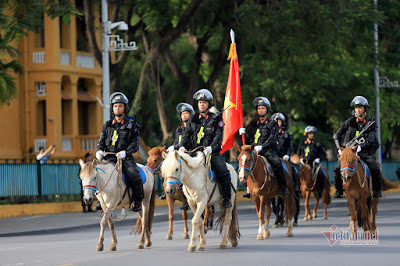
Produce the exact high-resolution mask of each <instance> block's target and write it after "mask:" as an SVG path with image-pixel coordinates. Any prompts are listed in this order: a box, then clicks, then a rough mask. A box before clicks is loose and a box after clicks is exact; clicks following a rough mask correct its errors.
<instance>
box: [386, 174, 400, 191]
mask: <svg viewBox="0 0 400 266" xmlns="http://www.w3.org/2000/svg"><path fill="white" fill-rule="evenodd" d="M398 187H399V186H398V185H397V184H395V183H393V182H391V181H389V180H387V179H386V178H385V177H384V176H383V175H382V190H383V191H386V190H388V189H392V188H398Z"/></svg>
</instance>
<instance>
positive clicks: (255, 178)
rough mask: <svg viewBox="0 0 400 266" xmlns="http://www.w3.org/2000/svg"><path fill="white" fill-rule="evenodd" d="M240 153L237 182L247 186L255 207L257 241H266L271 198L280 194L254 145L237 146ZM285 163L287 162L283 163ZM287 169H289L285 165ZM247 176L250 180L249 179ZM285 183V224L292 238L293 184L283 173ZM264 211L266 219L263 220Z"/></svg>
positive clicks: (293, 213) (264, 161) (294, 210)
mask: <svg viewBox="0 0 400 266" xmlns="http://www.w3.org/2000/svg"><path fill="white" fill-rule="evenodd" d="M237 148H238V150H239V152H240V154H239V157H238V160H239V180H240V182H242V183H245V182H246V180H247V179H249V180H248V182H247V185H248V188H249V191H250V194H251V196H252V198H253V201H254V205H255V206H256V210H257V215H258V219H259V229H258V235H257V240H262V239H266V238H268V237H269V235H270V232H269V228H268V227H269V219H270V217H271V198H273V197H276V196H278V195H280V194H281V191H280V188H279V186H278V184H277V182H276V180H275V178H274V177H272V175H271V173H270V172H269V169H268V168H269V167H268V165H267V162H266V160H265V158H264V157H262V156H259V155H258V154H257V152H256V151H255V150H254V144H252V145H245V146H242V147H240V146H238V145H237ZM285 163H287V162H285ZM287 167H288V169H291V167H290V165H289V164H288V163H287ZM249 176H250V177H251V178H249ZM285 176H286V182H287V185H288V186H287V187H288V191H289V194H288V195H287V196H284V202H285V210H286V213H285V222H286V223H287V224H288V231H287V236H288V237H293V232H292V218H293V216H294V215H295V213H296V205H295V196H294V192H293V183H292V182H291V181H290V176H289V175H288V174H287V173H286V172H285ZM265 210H266V219H265Z"/></svg>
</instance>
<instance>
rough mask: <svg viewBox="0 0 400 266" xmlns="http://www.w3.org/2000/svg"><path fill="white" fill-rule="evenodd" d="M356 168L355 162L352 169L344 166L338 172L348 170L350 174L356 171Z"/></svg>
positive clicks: (349, 166)
mask: <svg viewBox="0 0 400 266" xmlns="http://www.w3.org/2000/svg"><path fill="white" fill-rule="evenodd" d="M356 167H357V161H356V162H355V164H354V167H352V166H351V165H345V166H343V167H342V168H340V172H343V171H344V170H350V171H352V172H354V170H356Z"/></svg>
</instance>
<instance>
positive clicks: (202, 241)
mask: <svg viewBox="0 0 400 266" xmlns="http://www.w3.org/2000/svg"><path fill="white" fill-rule="evenodd" d="M198 204H199V206H198V208H197V211H196V215H197V217H196V218H197V220H196V222H195V223H193V220H192V225H193V227H195V226H196V225H197V227H198V229H199V232H200V243H199V244H198V245H197V247H196V250H197V251H203V250H204V248H205V247H206V236H205V233H204V230H203V221H202V220H201V219H200V218H201V214H202V213H203V212H204V209H205V207H206V203H203V202H199V203H198ZM193 219H194V217H193ZM193 244H194V243H193ZM193 248H194V246H193Z"/></svg>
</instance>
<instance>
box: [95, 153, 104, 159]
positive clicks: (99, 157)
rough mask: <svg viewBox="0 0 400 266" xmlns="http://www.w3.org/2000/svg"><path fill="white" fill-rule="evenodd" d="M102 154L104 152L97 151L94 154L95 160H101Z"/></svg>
mask: <svg viewBox="0 0 400 266" xmlns="http://www.w3.org/2000/svg"><path fill="white" fill-rule="evenodd" d="M103 153H104V151H97V152H96V158H97V160H99V161H100V160H101V158H102V157H103Z"/></svg>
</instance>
